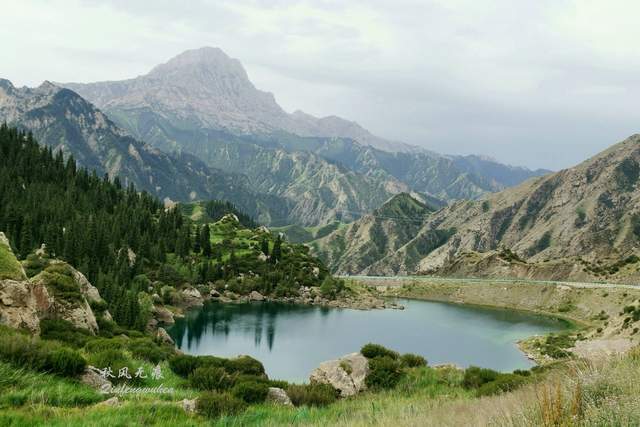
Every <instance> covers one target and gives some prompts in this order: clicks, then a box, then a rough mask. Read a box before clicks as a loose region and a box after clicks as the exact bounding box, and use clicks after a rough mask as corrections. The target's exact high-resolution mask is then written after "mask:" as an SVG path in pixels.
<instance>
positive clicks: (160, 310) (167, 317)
mask: <svg viewBox="0 0 640 427" xmlns="http://www.w3.org/2000/svg"><path fill="white" fill-rule="evenodd" d="M152 314H153V317H154V318H155V319H156V320H157V321H158V323H162V324H165V325H173V324H174V323H176V321H175V320H174V318H173V313H172V312H171V311H170V310H169V309H167V308H166V307H163V306H161V305H160V306H158V305H154V306H153V310H152Z"/></svg>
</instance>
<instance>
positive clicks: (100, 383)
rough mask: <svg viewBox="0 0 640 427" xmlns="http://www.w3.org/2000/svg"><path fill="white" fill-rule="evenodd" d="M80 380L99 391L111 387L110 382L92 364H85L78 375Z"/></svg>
mask: <svg viewBox="0 0 640 427" xmlns="http://www.w3.org/2000/svg"><path fill="white" fill-rule="evenodd" d="M80 382H81V383H83V384H86V385H88V386H89V387H93V388H95V389H96V390H100V391H104V390H107V389H110V388H111V382H110V381H109V380H108V379H106V378H105V377H103V376H102V375H100V374H99V373H98V370H97V368H95V367H94V366H87V368H86V369H85V371H84V373H83V374H82V375H81V376H80Z"/></svg>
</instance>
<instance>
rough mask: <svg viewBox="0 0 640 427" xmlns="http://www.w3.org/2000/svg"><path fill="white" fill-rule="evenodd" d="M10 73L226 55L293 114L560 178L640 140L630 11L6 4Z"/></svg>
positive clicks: (90, 71)
mask: <svg viewBox="0 0 640 427" xmlns="http://www.w3.org/2000/svg"><path fill="white" fill-rule="evenodd" d="M0 5H1V6H2V9H1V10H2V12H3V13H2V15H3V16H2V25H1V26H0V50H1V52H2V54H1V55H0V77H4V78H8V79H10V80H11V81H13V82H14V84H17V85H28V86H33V85H37V84H40V83H41V82H42V81H43V80H45V79H46V80H52V81H80V82H89V81H97V80H115V79H124V78H128V77H133V76H136V75H139V74H145V73H146V72H148V71H149V70H150V69H151V68H152V67H153V66H154V65H156V64H158V63H161V62H165V61H166V60H168V59H169V58H171V57H172V56H175V55H176V54H178V53H180V52H182V51H184V50H186V49H191V48H197V47H202V46H217V47H220V48H221V49H223V50H224V51H225V52H227V54H229V55H230V56H232V57H235V58H238V59H240V60H241V61H242V63H243V64H244V65H245V67H246V69H247V71H248V73H249V76H250V78H251V80H252V81H253V82H254V83H255V85H256V86H257V87H258V88H259V89H262V90H266V91H269V92H273V93H274V94H275V96H276V99H277V101H278V102H279V103H280V104H281V105H282V106H283V107H284V108H285V109H286V110H287V111H294V110H296V109H301V110H304V111H306V112H308V113H311V114H314V115H317V116H325V115H330V114H335V115H339V116H342V117H344V118H348V119H351V120H355V121H357V122H359V123H360V124H361V125H363V126H364V127H366V128H368V129H369V130H371V131H372V132H373V133H376V134H378V135H380V136H383V137H386V138H389V139H394V140H400V141H404V142H408V143H413V144H417V145H421V146H424V147H427V148H429V149H432V150H435V151H439V152H443V153H452V154H469V153H477V154H485V155H489V156H491V157H494V158H496V159H498V160H500V161H503V162H507V163H511V164H517V165H526V166H529V167H546V168H550V169H559V168H563V167H567V166H571V165H573V164H575V163H578V162H580V161H581V160H583V159H585V158H586V157H588V156H590V155H592V154H595V153H597V152H598V151H600V150H602V149H604V148H605V147H607V146H609V145H611V144H613V143H615V142H617V141H620V140H622V139H624V138H625V137H627V136H629V135H631V134H633V133H636V132H639V131H640V23H639V20H638V17H639V16H640V2H637V1H633V0H628V1H624V0H602V1H587V0H584V1H565V0H537V1H516V0H482V1H478V0H440V1H425V0H415V1H409V0H392V1H391V0H369V1H354V0H349V1H342V0H339V1H321V0H314V1H306V2H296V1H278V0H274V1H267V0H264V1H259V0H255V1H250V0H229V1H224V0H223V1H220V0H189V1H184V0H183V1H169V0H155V1H153V2H151V1H135V0H111V1H98V0H88V1H81V0H46V1H45V0H42V1H39V0H19V1H15V0H14V1H7V0H0Z"/></svg>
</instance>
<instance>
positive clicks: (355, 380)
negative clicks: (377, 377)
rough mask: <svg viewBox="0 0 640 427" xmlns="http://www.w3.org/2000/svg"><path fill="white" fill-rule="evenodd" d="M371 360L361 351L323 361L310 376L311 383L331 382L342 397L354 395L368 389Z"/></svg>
mask: <svg viewBox="0 0 640 427" xmlns="http://www.w3.org/2000/svg"><path fill="white" fill-rule="evenodd" d="M368 373H369V361H368V360H367V358H366V357H364V356H363V355H362V354H360V353H351V354H347V355H346V356H343V357H341V358H339V359H336V360H329V361H327V362H322V363H321V364H320V366H319V367H318V368H316V369H315V370H314V371H313V372H312V373H311V376H310V377H309V381H310V382H311V383H319V384H329V385H331V386H333V388H335V389H336V390H338V391H339V392H340V396H341V397H348V396H353V395H355V394H357V393H359V392H361V391H362V390H364V389H366V387H367V386H366V384H365V378H366V377H367V374H368Z"/></svg>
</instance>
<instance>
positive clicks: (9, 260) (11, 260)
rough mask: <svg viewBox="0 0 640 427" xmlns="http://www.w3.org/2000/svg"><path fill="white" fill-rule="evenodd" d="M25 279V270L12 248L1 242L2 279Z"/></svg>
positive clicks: (0, 272) (0, 271) (0, 277)
mask: <svg viewBox="0 0 640 427" xmlns="http://www.w3.org/2000/svg"><path fill="white" fill-rule="evenodd" d="M2 279H11V280H25V279H26V277H25V275H24V271H23V270H22V267H21V266H20V263H19V262H18V259H17V258H16V257H15V255H14V254H13V252H12V251H11V249H10V248H9V247H8V246H6V245H5V244H3V243H1V242H0V280H2Z"/></svg>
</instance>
